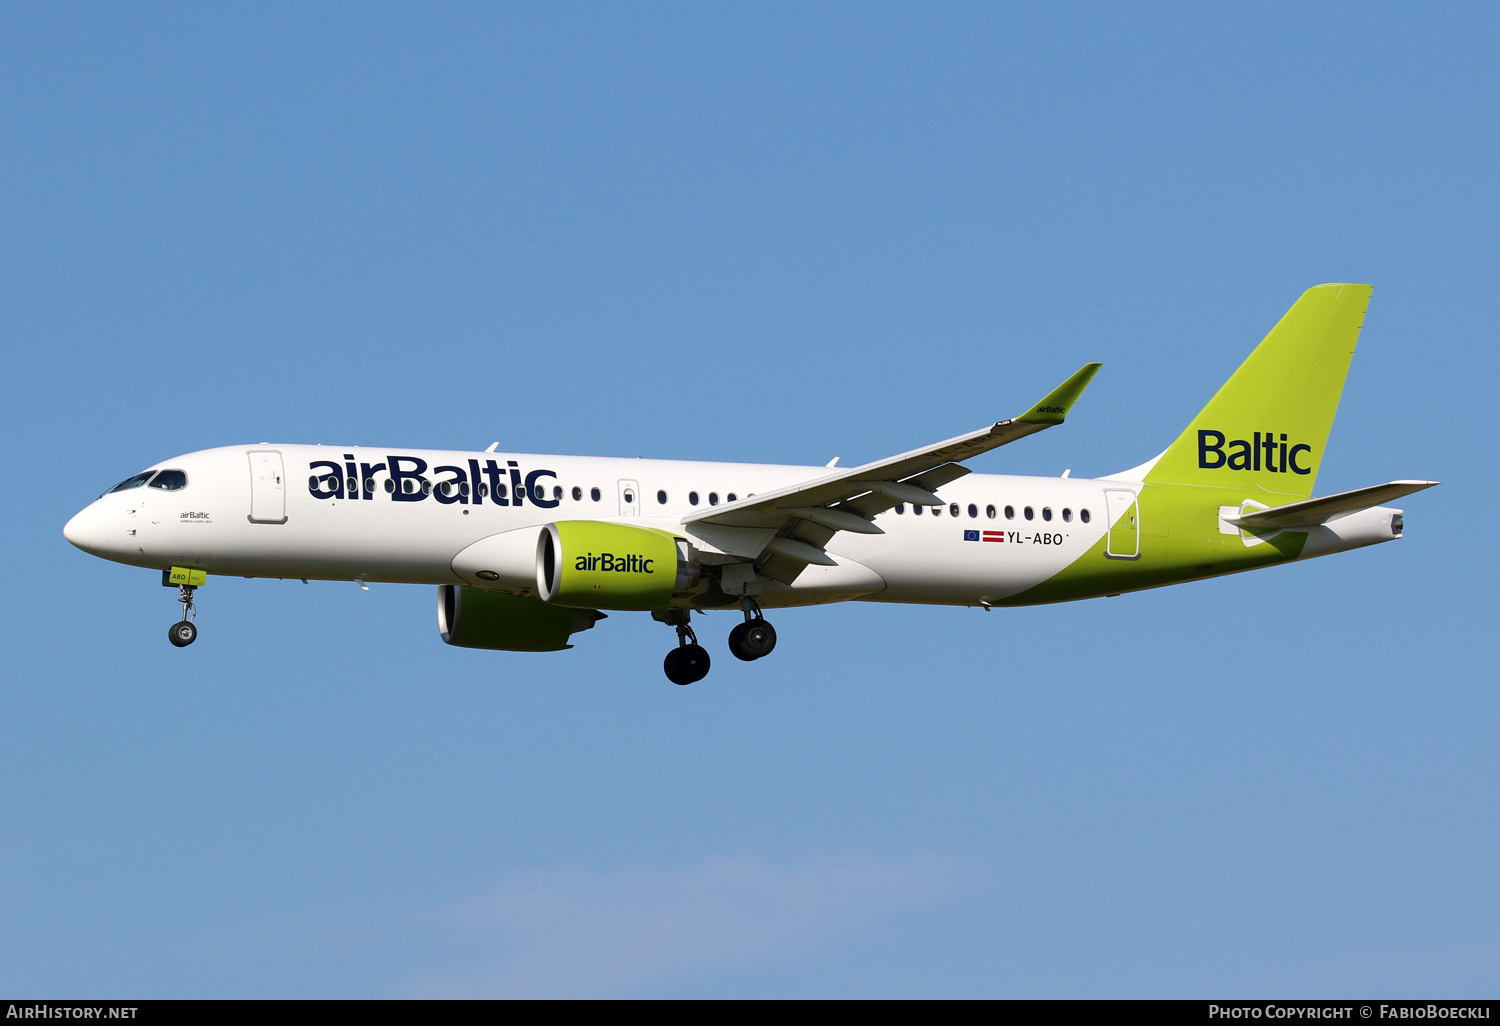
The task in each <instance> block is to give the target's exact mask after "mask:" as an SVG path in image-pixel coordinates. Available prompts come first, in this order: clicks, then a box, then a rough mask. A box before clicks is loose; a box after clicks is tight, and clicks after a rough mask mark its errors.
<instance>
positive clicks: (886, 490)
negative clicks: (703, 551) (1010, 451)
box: [682, 363, 1102, 584]
mask: <svg viewBox="0 0 1500 1026" xmlns="http://www.w3.org/2000/svg"><path fill="white" fill-rule="evenodd" d="M1100 366H1102V365H1101V364H1097V363H1090V364H1085V365H1084V366H1083V367H1081V368H1080V369H1079V370H1078V371H1077V372H1076V373H1075V374H1073V375H1072V376H1071V377H1069V378H1068V379H1067V380H1066V381H1064V382H1063V383H1062V384H1061V385H1058V386H1057V387H1056V388H1054V389H1053V390H1052V391H1051V392H1049V393H1047V395H1046V396H1045V397H1044V398H1043V399H1041V400H1040V401H1039V402H1037V403H1036V404H1035V405H1034V406H1032V407H1031V408H1030V409H1029V410H1027V411H1026V412H1025V413H1023V414H1021V415H1020V416H1018V417H1014V418H1012V419H1010V420H1002V421H999V422H997V423H995V424H991V425H990V426H989V427H986V428H981V429H980V430H978V431H971V432H969V433H968V434H964V435H959V436H958V437H956V438H950V439H948V440H946V441H943V442H938V443H937V444H935V445H928V446H924V447H922V448H920V449H913V450H911V451H910V452H904V453H901V454H900V455H897V456H891V457H888V458H887V459H883V460H876V461H875V462H874V463H866V464H864V465H863V466H859V467H848V468H845V469H841V470H839V471H837V472H835V473H832V474H828V475H825V476H824V477H820V478H817V479H816V480H813V481H809V482H806V483H804V484H800V485H793V486H791V487H788V488H780V489H777V490H775V491H770V492H762V493H760V494H758V495H755V496H752V497H749V498H745V499H741V500H740V501H738V502H734V503H730V504H729V505H727V506H717V507H714V508H712V509H706V510H701V511H699V512H697V513H693V514H691V515H689V516H686V517H684V518H683V520H682V523H683V525H684V527H686V528H687V529H688V530H689V533H696V532H694V530H693V529H694V528H697V529H698V532H701V533H702V535H704V536H711V537H714V538H715V540H716V541H720V542H722V541H724V540H726V538H727V537H730V536H734V535H739V536H740V539H741V540H742V542H743V544H742V546H740V547H739V548H738V551H737V552H736V554H737V555H738V556H740V558H749V559H753V560H754V561H755V565H756V570H757V571H758V572H759V573H760V574H762V575H764V576H765V577H768V578H770V579H772V580H776V581H780V582H782V583H783V584H790V583H792V581H793V580H795V579H796V577H797V575H798V574H800V573H801V572H802V570H803V568H804V567H806V566H807V564H809V563H818V564H822V565H834V561H833V560H832V558H830V557H829V556H828V554H827V553H826V552H824V551H823V546H825V545H826V544H827V543H828V541H829V539H830V538H832V537H833V536H834V535H835V534H837V533H838V532H839V531H850V532H854V533H859V534H882V533H884V532H882V531H881V529H880V528H879V527H877V526H876V525H874V524H872V523H871V522H870V519H871V518H872V517H874V516H875V515H876V514H878V513H883V512H885V511H886V510H888V509H890V508H891V507H893V506H895V505H896V504H897V503H902V502H909V503H913V504H915V505H919V506H938V505H941V504H942V502H941V500H940V499H938V497H937V496H936V495H934V494H933V492H934V491H935V490H936V489H938V488H941V487H942V486H943V485H945V484H948V483H949V482H950V481H956V480H957V479H958V478H960V477H963V476H964V475H965V474H968V473H969V469H968V468H967V467H962V466H959V462H960V461H962V460H966V459H969V458H971V457H974V456H978V455H979V454H980V453H984V452H989V451H990V450H991V449H998V448H999V447H1000V446H1002V445H1008V444H1009V443H1011V442H1014V441H1016V440H1017V439H1020V438H1025V437H1026V436H1027V435H1031V434H1035V433H1036V432H1038V431H1043V430H1046V429H1047V428H1049V427H1052V426H1054V425H1056V424H1061V423H1062V422H1063V421H1064V419H1065V418H1066V417H1067V414H1068V411H1069V410H1070V409H1072V407H1073V404H1074V403H1075V402H1077V401H1078V397H1079V396H1081V395H1082V394H1083V390H1084V389H1085V388H1087V387H1088V385H1089V382H1090V381H1092V380H1093V377H1094V375H1095V374H1096V373H1098V371H1099V368H1100ZM725 529H727V530H725ZM730 547H731V548H734V546H733V545H732V544H731V546H730ZM726 551H727V550H726Z"/></svg>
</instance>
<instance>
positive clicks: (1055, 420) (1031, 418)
mask: <svg viewBox="0 0 1500 1026" xmlns="http://www.w3.org/2000/svg"><path fill="white" fill-rule="evenodd" d="M1102 366H1104V364H1102V363H1086V364H1084V365H1083V366H1082V367H1081V368H1079V369H1078V372H1077V373H1075V374H1074V375H1073V376H1072V377H1071V378H1069V379H1068V380H1067V381H1064V382H1063V383H1062V384H1061V385H1058V386H1057V387H1056V388H1054V389H1053V390H1052V391H1051V392H1048V393H1047V397H1046V398H1045V399H1043V400H1042V401H1041V402H1039V403H1037V404H1036V405H1035V406H1033V407H1032V408H1031V409H1029V410H1027V411H1026V412H1025V413H1023V414H1021V415H1020V416H1019V417H1017V418H1016V420H1017V421H1018V422H1019V423H1022V424H1061V423H1062V422H1063V418H1064V417H1066V416H1067V415H1068V411H1069V410H1071V409H1072V408H1073V404H1074V403H1076V402H1077V401H1078V397H1079V396H1081V395H1083V390H1084V389H1085V388H1088V387H1089V382H1090V381H1092V380H1094V375H1095V374H1097V373H1099V368H1100V367H1102Z"/></svg>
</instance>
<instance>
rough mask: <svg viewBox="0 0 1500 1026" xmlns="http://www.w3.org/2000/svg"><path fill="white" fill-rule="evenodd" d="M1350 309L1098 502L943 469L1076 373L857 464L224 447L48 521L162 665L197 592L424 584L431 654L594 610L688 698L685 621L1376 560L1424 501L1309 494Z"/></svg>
mask: <svg viewBox="0 0 1500 1026" xmlns="http://www.w3.org/2000/svg"><path fill="white" fill-rule="evenodd" d="M1371 291H1372V289H1371V286H1369V285H1356V284H1348V283H1332V284H1327V285H1318V286H1316V287H1314V288H1311V289H1308V290H1307V291H1306V292H1304V293H1303V294H1302V296H1301V298H1299V299H1298V300H1297V302H1296V303H1295V304H1294V305H1293V306H1292V307H1291V309H1290V310H1288V311H1287V313H1286V314H1285V315H1284V316H1283V317H1282V318H1281V320H1280V321H1279V322H1278V323H1277V324H1276V326H1275V327H1274V328H1272V329H1271V332H1270V334H1268V335H1267V336H1266V337H1265V339H1264V340H1263V341H1262V342H1261V343H1260V344H1259V345H1258V346H1257V347H1256V348H1255V350H1254V351H1253V352H1251V354H1250V356H1249V357H1248V358H1247V359H1246V360H1245V362H1244V363H1243V364H1242V365H1241V366H1240V367H1239V369H1238V370H1236V371H1235V372H1234V374H1233V376H1231V377H1230V378H1229V380H1228V381H1227V382H1226V383H1225V384H1224V385H1223V386H1222V387H1221V388H1220V389H1219V391H1218V393H1217V394H1216V395H1214V397H1213V398H1212V399H1211V400H1210V401H1209V403H1208V405H1207V406H1205V407H1204V408H1203V409H1202V411H1200V412H1199V414H1198V415H1197V416H1196V417H1195V418H1194V419H1193V420H1192V421H1191V422H1190V423H1189V424H1188V425H1187V427H1186V428H1184V429H1183V431H1182V433H1181V434H1180V435H1178V436H1177V438H1176V440H1175V441H1174V442H1173V443H1172V444H1171V445H1170V446H1169V447H1168V448H1167V449H1166V450H1165V451H1163V452H1162V453H1161V454H1160V455H1159V456H1157V457H1155V458H1154V459H1151V460H1148V461H1147V462H1145V463H1143V464H1141V465H1140V466H1138V467H1134V468H1132V469H1130V470H1125V471H1122V472H1120V473H1117V474H1111V475H1109V476H1106V477H1102V478H1096V479H1084V478H1074V477H1070V476H1069V474H1068V473H1067V472H1065V473H1064V474H1063V475H1062V476H1061V477H1030V476H1027V477H1022V476H1008V475H996V474H976V473H972V472H971V471H970V470H969V468H967V467H965V466H963V463H964V461H966V460H969V459H971V458H973V457H975V456H978V455H979V454H981V453H984V452H989V451H990V450H992V449H997V448H999V447H1001V446H1004V445H1009V444H1010V443H1012V442H1015V441H1017V440H1019V439H1022V438H1025V437H1026V436H1028V435H1032V434H1035V433H1036V432H1038V431H1043V430H1046V429H1047V428H1050V427H1054V426H1056V425H1058V424H1061V423H1063V422H1064V420H1065V419H1066V417H1067V414H1068V411H1069V410H1070V409H1071V408H1072V407H1073V404H1074V403H1075V402H1076V401H1077V400H1078V398H1079V397H1080V396H1081V395H1082V394H1083V391H1084V389H1085V388H1087V387H1088V384H1089V382H1090V381H1091V380H1092V379H1093V377H1094V374H1095V373H1096V372H1097V371H1098V370H1099V367H1100V365H1099V364H1097V363H1090V364H1086V365H1085V366H1084V367H1082V368H1081V369H1080V370H1078V371H1077V372H1076V373H1074V374H1073V375H1072V376H1071V377H1069V378H1068V379H1067V380H1066V381H1064V382H1063V383H1062V384H1061V385H1059V386H1058V387H1057V388H1055V389H1053V390H1052V391H1051V392H1050V393H1048V394H1047V395H1046V396H1045V397H1043V398H1042V399H1041V400H1040V401H1039V402H1037V403H1036V404H1035V405H1033V406H1031V407H1030V408H1028V409H1027V410H1025V411H1024V412H1023V413H1021V414H1019V415H1017V416H1015V417H1012V418H1011V419H1009V420H1001V421H998V422H996V423H994V424H991V425H990V426H988V427H984V428H981V429H979V430H977V431H971V432H969V433H967V434H962V435H959V436H957V437H955V438H950V439H948V440H946V441H942V442H938V443H936V444H935V445H927V446H923V447H922V448H919V449H913V450H911V451H910V452H904V453H901V454H899V455H896V456H891V457H889V458H887V459H881V460H876V461H875V462H873V463H866V464H863V465H861V466H855V467H848V468H841V467H839V466H838V465H837V464H838V460H837V459H835V460H834V461H833V462H831V463H829V464H828V465H827V466H823V467H804V466H783V465H770V464H742V463H708V462H686V461H673V460H645V459H616V458H601V457H591V456H541V455H530V454H522V453H502V452H499V451H497V449H498V445H499V443H495V444H492V445H490V446H489V447H488V448H487V449H485V450H484V451H483V452H471V451H435V450H421V449H399V448H380V449H372V448H362V447H359V446H352V445H351V446H325V445H273V444H269V443H265V442H262V443H260V444H257V445H239V446H228V447H223V448H214V449H205V450H202V451H199V452H193V453H188V454H187V455H184V456H178V457H174V458H173V459H170V460H166V461H164V462H161V463H157V464H155V465H154V466H152V467H150V468H149V469H147V470H144V471H142V472H141V473H139V474H135V475H133V476H131V477H129V478H127V479H125V480H124V481H122V482H120V483H119V484H118V485H116V486H115V487H114V488H112V489H110V490H109V491H108V492H105V493H104V494H103V495H101V496H100V497H99V498H98V499H97V500H96V501H94V502H93V503H91V504H90V505H89V506H87V507H86V508H84V509H83V510H82V511H81V512H79V513H78V514H77V515H76V516H74V517H73V518H72V519H71V520H69V521H68V523H67V525H66V526H65V527H64V528H63V534H64V536H65V537H66V538H67V540H68V541H69V542H71V543H72V544H73V545H75V546H77V547H78V548H80V549H82V550H83V551H85V552H88V553H92V554H93V555H96V556H100V557H102V558H104V559H109V560H113V561H115V562H118V563H125V564H128V565H131V566H139V567H145V568H149V569H152V570H159V571H161V574H162V584H163V585H166V586H169V587H176V588H177V589H178V595H177V599H178V601H179V602H180V603H181V604H182V608H183V613H182V620H180V621H179V622H177V623H174V624H173V625H172V626H171V628H170V629H169V632H168V637H169V639H170V641H171V643H172V644H173V645H175V646H178V647H183V646H186V645H190V644H192V642H193V641H194V639H195V638H196V637H197V634H198V630H197V626H196V623H195V621H196V616H197V612H196V607H195V602H194V593H195V591H196V589H197V588H198V587H199V586H201V585H203V584H205V583H206V581H207V577H208V575H210V574H212V575H216V576H242V577H252V578H253V577H276V578H295V579H301V580H304V581H306V580H311V579H318V580H338V581H354V582H357V583H358V584H359V585H360V587H367V585H368V584H369V583H373V582H391V583H406V584H427V585H436V586H437V623H438V633H439V636H440V637H441V638H442V640H443V641H444V642H446V643H447V644H449V645H456V646H460V647H465V648H482V649H497V650H508V651H523V652H550V651H560V650H563V649H568V648H572V647H573V646H572V644H570V640H571V639H572V637H573V635H575V634H578V633H580V632H582V631H586V630H590V629H592V628H593V627H594V626H595V625H596V624H597V623H598V621H600V620H602V619H604V618H605V617H606V615H607V613H614V612H625V611H638V612H649V613H650V614H651V616H652V617H653V618H654V619H655V620H657V621H659V622H661V623H663V624H665V625H666V626H668V627H671V628H674V629H675V631H676V634H677V645H676V647H674V648H672V649H671V650H670V651H669V652H668V653H667V656H666V658H665V659H664V661H663V669H664V671H665V673H666V676H667V678H668V679H669V680H671V681H672V682H673V683H675V684H691V683H694V682H696V681H699V680H702V679H703V678H704V676H706V675H707V673H708V670H709V665H710V657H709V654H708V651H707V650H706V649H705V648H704V647H703V646H702V645H700V644H699V643H698V639H697V635H696V633H695V632H694V630H693V627H692V616H693V614H694V613H695V612H696V613H700V614H702V613H705V612H707V611H711V610H729V611H731V612H733V611H736V610H737V611H739V612H740V614H741V616H742V618H741V620H740V622H738V623H737V624H736V625H735V626H734V629H733V630H731V631H730V633H729V650H730V652H731V653H732V654H733V655H734V656H735V657H737V658H739V659H741V660H745V661H753V660H757V659H761V658H764V657H765V656H767V655H769V654H770V653H771V651H772V649H774V648H775V647H776V631H775V629H774V628H773V627H772V626H771V624H770V622H769V621H767V620H766V619H765V616H764V611H765V610H767V609H778V608H785V607H789V606H805V605H816V604H822V603H829V602H847V601H859V602H898V603H928V604H938V605H957V606H970V607H975V606H978V607H982V608H984V609H985V610H986V611H988V610H990V609H993V608H995V607H1004V606H1022V605H1033V604H1039V603H1052V602H1066V601H1072V600H1076V599H1086V598H1095V597H1099V596H1115V595H1120V594H1123V593H1125V592H1132V591H1139V590H1142V589H1146V588H1156V587H1161V586H1163V585H1168V584H1178V583H1183V582H1188V581H1198V580H1203V579H1206V578H1210V577H1220V576H1223V575H1225V574H1233V573H1240V572H1243V571H1246V570H1254V569H1259V568H1261V567H1267V566H1272V565H1274V564H1278V563H1287V562H1291V561H1293V560H1301V559H1310V558H1313V557H1315V556H1324V555H1328V554H1330V553H1334V552H1343V551H1345V550H1348V549H1355V548H1360V547H1363V546H1366V545H1374V544H1377V543H1380V542H1386V541H1391V540H1394V539H1396V538H1400V537H1401V536H1402V533H1403V530H1404V522H1405V514H1404V512H1403V511H1402V510H1400V509H1394V508H1388V507H1386V506H1383V505H1381V504H1382V503H1385V502H1390V501H1392V500H1395V499H1398V498H1400V497H1402V496H1404V495H1409V494H1411V493H1413V492H1417V491H1420V490H1422V489H1424V488H1430V487H1432V486H1433V485H1435V484H1437V483H1438V482H1436V481H1416V480H1402V481H1391V482H1388V483H1386V484H1379V485H1372V486H1370V487H1366V488H1358V489H1355V490H1353V491H1348V492H1340V493H1338V494H1335V495H1325V496H1321V497H1314V496H1313V483H1314V481H1315V480H1316V479H1317V474H1318V470H1319V467H1320V465H1321V462H1322V456H1323V452H1324V447H1325V445H1326V443H1327V440H1328V434H1329V430H1330V428H1331V427H1332V424H1333V418H1334V414H1335V412H1336V410H1337V407H1338V402H1339V397H1340V394H1341V393H1342V391H1343V387H1344V379H1345V377H1346V375H1347V373H1348V369H1349V363H1350V360H1351V358H1352V356H1353V354H1354V348H1355V343H1356V341H1357V340H1358V337H1359V331H1360V328H1361V327H1362V325H1363V323H1364V314H1365V310H1366V307H1367V306H1368V304H1369V300H1370V295H1371Z"/></svg>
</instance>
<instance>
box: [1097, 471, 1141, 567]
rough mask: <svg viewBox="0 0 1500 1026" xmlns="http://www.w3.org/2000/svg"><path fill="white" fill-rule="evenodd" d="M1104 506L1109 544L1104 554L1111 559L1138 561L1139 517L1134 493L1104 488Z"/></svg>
mask: <svg viewBox="0 0 1500 1026" xmlns="http://www.w3.org/2000/svg"><path fill="white" fill-rule="evenodd" d="M1104 505H1105V507H1106V508H1107V510H1108V512H1109V543H1108V544H1107V545H1106V546H1105V548H1104V554H1105V555H1106V556H1109V557H1110V558H1111V559H1139V558H1140V555H1141V524H1140V519H1141V517H1140V505H1139V504H1138V503H1137V502H1136V498H1135V493H1134V492H1127V491H1125V490H1123V489H1117V488H1106V489H1105V490H1104Z"/></svg>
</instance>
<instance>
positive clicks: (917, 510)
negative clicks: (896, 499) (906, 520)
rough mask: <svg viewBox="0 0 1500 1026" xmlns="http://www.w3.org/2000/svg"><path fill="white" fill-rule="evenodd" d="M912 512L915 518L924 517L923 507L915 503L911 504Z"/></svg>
mask: <svg viewBox="0 0 1500 1026" xmlns="http://www.w3.org/2000/svg"><path fill="white" fill-rule="evenodd" d="M911 511H912V515H913V516H918V517H919V516H921V515H922V507H921V506H918V505H917V504H916V503H915V502H914V503H912V504H911Z"/></svg>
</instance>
